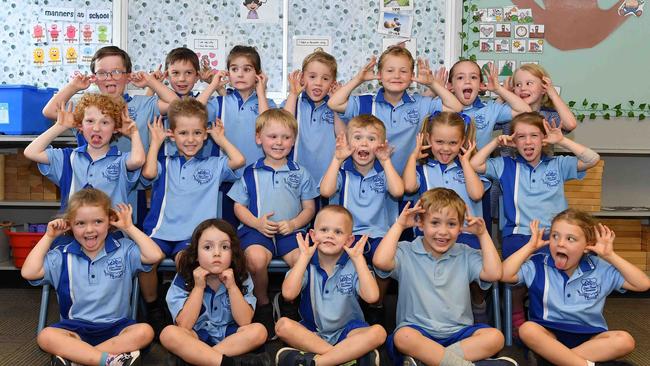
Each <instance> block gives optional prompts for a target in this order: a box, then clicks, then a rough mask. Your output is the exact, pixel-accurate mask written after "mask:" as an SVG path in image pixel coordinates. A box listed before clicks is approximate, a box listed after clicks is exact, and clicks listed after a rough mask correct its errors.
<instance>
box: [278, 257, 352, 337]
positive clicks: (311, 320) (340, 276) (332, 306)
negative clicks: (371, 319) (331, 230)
mask: <svg viewBox="0 0 650 366" xmlns="http://www.w3.org/2000/svg"><path fill="white" fill-rule="evenodd" d="M290 271H291V270H290ZM287 274H289V272H287ZM358 297H359V276H358V274H357V271H356V269H355V268H354V263H352V261H351V260H350V257H349V256H348V254H347V253H345V252H343V253H342V254H341V257H340V258H339V260H338V261H337V262H336V265H335V266H334V271H333V272H332V275H331V276H328V275H327V272H325V270H324V269H323V268H321V266H320V263H319V261H318V252H317V253H314V255H313V256H312V257H311V261H310V262H309V265H308V266H307V270H306V271H305V274H304V275H303V277H302V285H301V292H300V309H299V310H300V315H301V317H302V319H303V325H304V326H305V327H306V328H307V329H309V330H311V331H313V332H317V333H318V335H319V336H320V337H321V338H323V339H324V340H325V341H326V342H327V343H329V344H332V345H333V344H336V342H337V341H338V339H339V337H340V336H341V333H342V332H343V330H344V328H345V326H346V325H347V324H348V323H349V322H350V321H353V320H359V321H364V318H363V311H361V306H360V305H359V300H358Z"/></svg>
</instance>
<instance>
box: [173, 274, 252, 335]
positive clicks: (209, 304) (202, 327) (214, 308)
mask: <svg viewBox="0 0 650 366" xmlns="http://www.w3.org/2000/svg"><path fill="white" fill-rule="evenodd" d="M242 287H243V288H242V294H243V295H244V300H246V302H247V303H248V304H250V306H251V307H252V308H253V309H255V305H256V303H257V299H256V298H255V296H254V295H253V280H252V279H251V278H250V276H249V277H248V278H246V280H245V281H244V283H243V284H242ZM190 291H191V290H190V289H188V288H187V287H186V286H185V280H184V279H183V278H182V277H181V276H180V275H178V274H176V276H175V277H174V281H173V282H172V284H171V286H170V287H169V291H167V297H166V298H165V299H166V300H167V305H168V306H169V312H170V313H171V315H172V319H174V323H176V317H177V316H178V313H180V312H181V310H183V306H185V302H186V301H187V298H188V297H189V295H190ZM236 324H237V323H236V322H235V319H234V318H233V316H232V309H231V307H230V297H229V296H228V290H226V286H224V285H223V284H220V285H219V288H218V289H217V290H216V291H214V290H213V289H212V288H211V287H210V286H207V285H206V286H205V290H204V291H203V305H202V306H201V312H200V313H199V316H198V318H197V319H196V322H195V323H194V326H193V327H192V329H194V331H195V332H197V333H198V332H201V331H205V332H207V333H208V334H209V335H210V338H212V341H213V342H214V343H218V342H221V341H222V340H223V339H224V338H225V337H226V328H227V327H228V325H236Z"/></svg>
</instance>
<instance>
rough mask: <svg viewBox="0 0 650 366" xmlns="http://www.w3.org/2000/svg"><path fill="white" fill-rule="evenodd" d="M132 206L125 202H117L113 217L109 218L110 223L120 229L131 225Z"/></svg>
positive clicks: (125, 228)
mask: <svg viewBox="0 0 650 366" xmlns="http://www.w3.org/2000/svg"><path fill="white" fill-rule="evenodd" d="M132 214H133V208H132V207H131V205H127V204H125V203H118V204H117V210H115V219H111V220H110V224H111V225H113V226H115V227H116V228H118V229H120V230H127V229H129V228H130V227H131V226H133V219H132V218H131V217H132Z"/></svg>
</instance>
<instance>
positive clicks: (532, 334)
mask: <svg viewBox="0 0 650 366" xmlns="http://www.w3.org/2000/svg"><path fill="white" fill-rule="evenodd" d="M519 337H521V340H522V341H523V342H524V344H525V345H526V346H528V348H530V349H532V350H533V351H534V352H535V353H537V354H538V355H540V356H542V357H544V358H545V359H546V360H547V361H549V362H550V363H552V364H556V365H566V366H586V365H587V360H585V359H584V358H582V357H580V356H578V354H576V353H575V352H573V351H572V350H570V349H569V348H567V347H566V346H565V345H564V344H562V343H560V342H559V341H558V340H557V339H556V338H555V334H553V333H551V332H549V331H548V330H547V329H546V328H544V327H542V326H541V325H539V324H537V323H534V322H531V321H528V322H525V323H524V324H522V326H521V327H520V328H519Z"/></svg>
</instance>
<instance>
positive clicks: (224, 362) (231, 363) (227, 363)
mask: <svg viewBox="0 0 650 366" xmlns="http://www.w3.org/2000/svg"><path fill="white" fill-rule="evenodd" d="M221 366H235V360H233V358H232V357H228V356H226V355H223V356H221Z"/></svg>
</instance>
